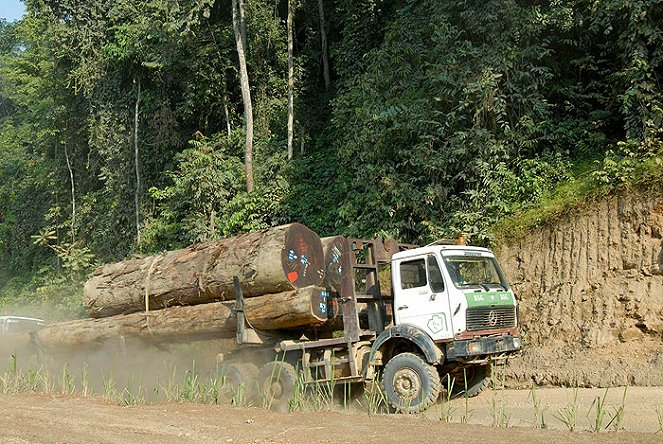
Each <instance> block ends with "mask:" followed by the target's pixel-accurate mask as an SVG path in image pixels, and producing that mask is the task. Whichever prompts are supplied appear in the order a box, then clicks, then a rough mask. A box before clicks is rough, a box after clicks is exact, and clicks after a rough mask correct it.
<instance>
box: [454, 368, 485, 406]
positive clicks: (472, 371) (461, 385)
mask: <svg viewBox="0 0 663 444" xmlns="http://www.w3.org/2000/svg"><path fill="white" fill-rule="evenodd" d="M490 373H491V368H490V365H473V366H471V367H467V368H466V369H465V372H464V373H463V372H461V373H460V374H459V377H457V378H456V381H455V382H454V388H453V390H452V391H451V395H452V396H454V397H456V396H462V397H465V396H467V397H468V398H473V397H475V396H477V395H478V394H479V393H481V392H483V391H484V390H485V389H486V388H487V387H488V385H489V384H490ZM465 380H467V390H465V386H466V382H465Z"/></svg>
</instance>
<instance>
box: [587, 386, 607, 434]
mask: <svg viewBox="0 0 663 444" xmlns="http://www.w3.org/2000/svg"><path fill="white" fill-rule="evenodd" d="M608 390H609V387H608V388H606V389H605V393H604V394H603V396H601V395H599V396H597V397H596V398H594V400H593V401H592V405H591V406H590V407H589V412H587V416H589V415H590V414H591V413H592V409H594V415H593V422H592V423H591V424H590V425H591V431H592V432H600V431H601V428H603V421H604V420H605V416H606V414H607V411H606V408H605V400H606V398H607V397H608Z"/></svg>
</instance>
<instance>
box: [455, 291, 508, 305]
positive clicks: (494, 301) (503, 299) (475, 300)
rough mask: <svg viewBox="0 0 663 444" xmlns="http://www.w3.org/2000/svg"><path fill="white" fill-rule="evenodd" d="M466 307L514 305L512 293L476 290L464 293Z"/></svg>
mask: <svg viewBox="0 0 663 444" xmlns="http://www.w3.org/2000/svg"><path fill="white" fill-rule="evenodd" d="M465 298H466V299H467V306H468V307H490V306H493V305H501V306H504V305H515V302H514V299H513V294H511V293H510V292H508V291H488V292H486V291H484V292H481V291H477V292H475V293H465Z"/></svg>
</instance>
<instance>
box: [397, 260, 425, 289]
mask: <svg viewBox="0 0 663 444" xmlns="http://www.w3.org/2000/svg"><path fill="white" fill-rule="evenodd" d="M399 271H400V273H401V288H403V289H406V288H417V287H425V286H426V285H427V284H428V281H427V279H426V263H425V262H424V260H423V259H415V260H413V261H407V262H401V265H400V270H399Z"/></svg>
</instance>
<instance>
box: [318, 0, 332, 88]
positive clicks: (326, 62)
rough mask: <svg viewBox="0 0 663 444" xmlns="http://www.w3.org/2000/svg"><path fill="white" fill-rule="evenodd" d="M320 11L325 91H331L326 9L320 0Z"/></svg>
mask: <svg viewBox="0 0 663 444" xmlns="http://www.w3.org/2000/svg"><path fill="white" fill-rule="evenodd" d="M318 11H319V12H320V43H321V46H322V48H321V52H322V75H323V77H324V79H325V89H329V85H330V84H331V79H330V77H329V54H328V49H327V32H326V31H325V8H324V6H323V4H322V0H318Z"/></svg>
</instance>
